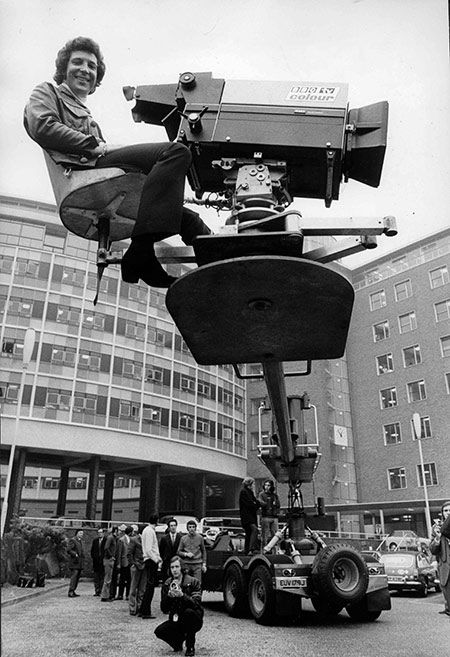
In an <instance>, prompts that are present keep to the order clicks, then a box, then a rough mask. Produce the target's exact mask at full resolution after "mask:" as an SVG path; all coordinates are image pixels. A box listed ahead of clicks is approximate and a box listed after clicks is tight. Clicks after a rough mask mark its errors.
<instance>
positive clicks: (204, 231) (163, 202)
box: [24, 37, 211, 288]
mask: <svg viewBox="0 0 450 657" xmlns="http://www.w3.org/2000/svg"><path fill="white" fill-rule="evenodd" d="M55 65H56V71H55V74H54V76H53V79H54V80H55V82H56V85H54V84H51V83H49V82H42V83H41V84H39V85H38V86H37V87H36V88H35V89H34V90H33V92H32V94H31V96H30V99H29V101H28V103H27V105H26V107H25V113H24V126H25V129H26V131H27V133H28V135H29V136H30V137H31V139H33V140H34V141H35V142H37V143H38V144H39V145H40V146H41V148H43V149H44V150H45V151H46V152H47V153H48V155H49V156H50V157H51V158H52V160H53V161H54V162H56V164H60V165H62V167H63V168H65V169H97V170H98V169H100V168H105V167H119V168H121V169H123V170H125V171H142V172H143V173H144V174H146V180H145V183H144V186H143V189H142V193H141V197H140V202H139V207H138V211H137V218H136V223H135V226H134V228H133V233H132V235H131V245H130V246H129V248H128V249H127V251H126V252H125V254H124V256H123V258H122V263H121V269H122V279H123V280H124V281H126V282H127V283H137V282H138V280H139V279H142V280H143V281H144V282H145V283H146V284H147V285H151V286H154V287H162V288H168V287H169V286H170V285H171V283H173V282H174V281H175V280H176V279H175V278H174V277H173V276H170V275H169V274H168V273H167V272H166V271H165V269H164V268H163V267H162V266H161V264H160V262H159V261H158V259H157V257H156V255H155V249H154V244H155V242H159V241H160V240H163V239H166V238H167V237H169V236H171V235H176V234H179V235H180V236H181V239H182V240H183V242H184V243H185V244H192V242H193V241H194V239H195V238H196V237H197V236H199V235H209V234H210V233H211V231H210V230H209V228H208V227H207V226H206V225H205V224H204V223H203V221H202V220H201V219H200V217H199V215H198V214H197V213H196V212H194V211H192V210H189V209H185V208H183V202H184V187H185V180H186V174H187V172H188V169H189V166H190V164H191V160H192V156H191V153H190V151H189V149H188V148H187V147H186V146H185V145H184V144H181V143H179V142H161V143H156V144H151V143H147V144H132V145H129V146H122V145H120V146H118V145H113V144H110V143H107V142H106V141H105V138H104V137H103V134H102V131H101V129H100V126H99V124H98V123H97V122H96V121H94V120H93V119H92V116H91V113H90V110H89V108H88V107H87V105H86V103H87V99H88V96H89V95H91V94H93V93H94V92H95V90H96V89H97V87H99V86H100V83H101V82H102V80H103V76H104V75H105V70H106V67H105V63H104V59H103V55H102V53H101V51H100V48H99V46H98V44H97V43H96V42H95V41H93V40H92V39H90V38H87V37H77V38H75V39H71V40H70V41H68V42H67V43H66V44H65V45H64V46H63V47H62V48H61V49H60V50H59V52H58V54H57V57H56V62H55Z"/></svg>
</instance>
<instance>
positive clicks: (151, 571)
mask: <svg viewBox="0 0 450 657" xmlns="http://www.w3.org/2000/svg"><path fill="white" fill-rule="evenodd" d="M144 566H145V572H146V579H147V583H146V585H145V593H144V597H143V598H142V604H141V609H140V613H141V615H142V616H150V615H151V613H152V600H153V594H154V592H155V586H156V583H157V577H158V565H157V564H156V563H155V562H154V561H152V559H147V561H145V563H144Z"/></svg>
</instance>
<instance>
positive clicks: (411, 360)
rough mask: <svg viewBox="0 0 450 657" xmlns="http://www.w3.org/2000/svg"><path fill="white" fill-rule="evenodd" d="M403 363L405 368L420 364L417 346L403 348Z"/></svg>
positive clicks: (420, 358)
mask: <svg viewBox="0 0 450 657" xmlns="http://www.w3.org/2000/svg"><path fill="white" fill-rule="evenodd" d="M403 362H404V364H405V367H411V366H412V365H418V364H419V363H421V362H422V356H421V354H420V347H419V345H418V344H415V345H412V346H411V347H405V348H404V349H403Z"/></svg>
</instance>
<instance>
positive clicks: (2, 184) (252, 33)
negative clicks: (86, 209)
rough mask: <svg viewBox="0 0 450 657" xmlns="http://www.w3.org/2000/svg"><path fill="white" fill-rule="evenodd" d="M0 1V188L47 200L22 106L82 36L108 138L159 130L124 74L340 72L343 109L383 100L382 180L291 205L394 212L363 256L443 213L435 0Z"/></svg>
mask: <svg viewBox="0 0 450 657" xmlns="http://www.w3.org/2000/svg"><path fill="white" fill-rule="evenodd" d="M0 11H1V15H0V43H1V45H0V56H1V62H2V66H1V74H0V75H1V77H0V89H1V107H0V111H1V122H0V147H1V150H0V194H4V195H12V196H18V197H22V198H27V199H32V200H37V201H45V202H50V203H53V202H54V198H53V194H52V190H51V187H50V183H49V181H48V177H47V173H46V169H45V167H44V161H43V157H42V154H41V152H40V149H39V147H38V146H37V145H35V144H34V143H33V142H32V141H31V140H30V139H29V138H28V136H27V135H26V133H25V131H24V129H23V127H22V112H23V106H24V105H25V103H26V101H27V98H28V96H29V94H30V92H31V90H32V89H33V87H34V86H35V85H36V84H38V83H39V82H42V81H44V80H51V79H52V76H53V72H54V60H55V55H56V52H57V51H58V50H59V48H60V47H61V46H62V45H63V44H64V43H65V42H66V41H67V40H68V39H70V38H73V37H75V36H79V35H83V36H90V37H92V38H94V39H95V40H96V41H98V42H99V44H100V46H101V49H102V50H103V53H104V56H105V60H106V65H107V72H106V76H105V79H104V82H103V84H102V86H101V87H100V88H99V89H98V90H97V92H96V93H95V94H94V95H93V96H90V98H89V105H90V107H91V109H92V111H93V114H94V116H95V118H96V119H97V120H98V121H99V123H100V124H101V126H102V129H103V132H104V134H105V135H106V136H107V140H108V141H110V142H112V143H122V144H125V143H135V142H145V141H162V140H165V139H166V135H165V131H164V129H163V128H159V127H155V126H150V125H147V124H135V123H133V120H132V117H131V107H132V103H127V102H126V101H125V99H124V97H123V94H122V86H123V85H130V84H131V85H137V84H153V83H171V82H176V81H177V80H178V76H179V74H180V73H181V72H183V71H187V70H188V71H194V72H195V71H211V72H212V73H213V76H214V77H222V78H225V79H255V80H289V81H295V82H297V81H302V80H317V81H323V82H326V81H340V82H347V83H348V84H349V103H350V106H351V107H358V106H362V105H367V104H370V103H374V102H377V101H380V100H387V101H389V110H390V117H389V133H388V147H387V152H386V158H385V165H384V169H383V175H382V179H381V185H380V187H379V188H378V189H372V188H370V187H367V186H365V185H362V184H360V183H357V182H355V181H350V182H349V183H348V184H346V185H342V187H341V195H340V200H339V201H336V202H333V204H332V207H331V209H326V208H325V206H324V203H323V201H319V200H307V199H296V201H295V207H296V208H298V209H299V210H301V212H302V214H303V215H304V216H305V217H314V216H317V217H321V216H330V215H331V216H339V217H345V216H384V215H394V216H396V217H397V221H398V228H399V236H398V237H397V238H389V239H388V238H379V245H380V246H379V248H378V249H377V251H371V252H370V253H368V254H367V257H366V258H365V260H367V259H371V258H373V257H376V256H379V255H381V254H382V253H383V252H385V251H386V250H392V249H394V248H397V247H398V246H402V245H403V244H405V243H409V242H411V241H413V240H415V239H417V238H419V237H422V236H425V235H428V234H429V233H431V232H433V231H435V230H439V229H442V228H444V227H448V226H449V225H450V212H449V208H450V156H449V153H450V132H449V130H450V129H449V125H450V123H449V116H450V76H449V65H448V64H449V59H448V10H447V1H446V0H226V1H223V0H76V1H74V0H53V1H52V0H0ZM206 217H207V220H208V223H210V225H212V226H218V225H220V224H221V223H222V222H223V221H224V219H225V215H224V214H221V215H220V217H221V218H218V217H217V214H216V213H215V212H213V211H209V212H207V213H206ZM363 261H364V260H363ZM360 262H361V259H360V257H359V256H358V258H357V259H355V258H352V260H348V263H347V264H349V265H352V264H353V265H355V264H359V263H360Z"/></svg>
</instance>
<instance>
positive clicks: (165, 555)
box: [159, 532, 181, 568]
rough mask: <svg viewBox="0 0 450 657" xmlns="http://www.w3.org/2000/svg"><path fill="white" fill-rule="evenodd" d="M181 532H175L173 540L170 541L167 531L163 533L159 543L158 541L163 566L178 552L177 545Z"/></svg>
mask: <svg viewBox="0 0 450 657" xmlns="http://www.w3.org/2000/svg"><path fill="white" fill-rule="evenodd" d="M180 539H181V534H180V533H179V532H177V533H176V534H175V541H174V542H173V543H172V539H171V538H170V534H169V532H167V534H164V536H163V537H162V539H161V541H160V543H159V554H160V555H161V559H162V560H163V568H164V567H165V566H168V565H169V563H170V560H171V559H172V557H174V556H175V555H176V554H177V552H178V547H179V545H180Z"/></svg>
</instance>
